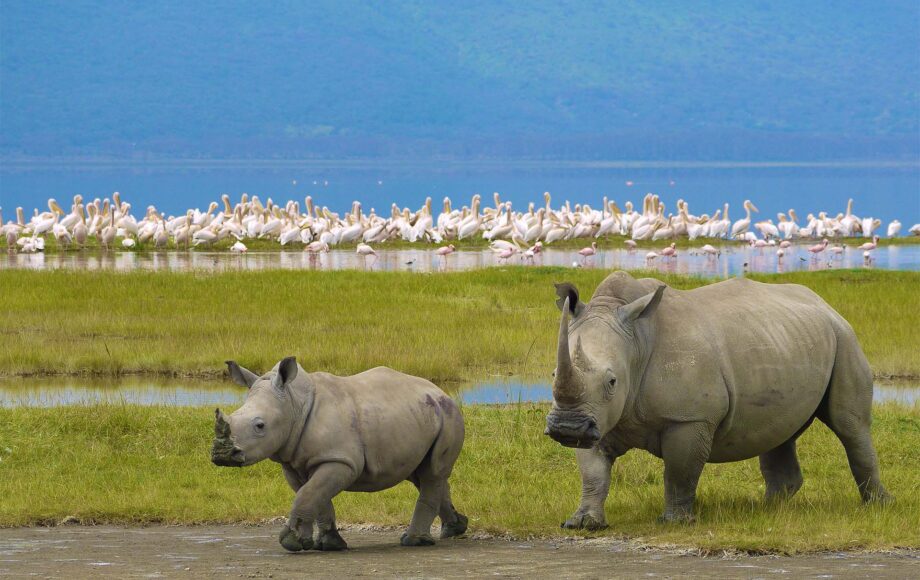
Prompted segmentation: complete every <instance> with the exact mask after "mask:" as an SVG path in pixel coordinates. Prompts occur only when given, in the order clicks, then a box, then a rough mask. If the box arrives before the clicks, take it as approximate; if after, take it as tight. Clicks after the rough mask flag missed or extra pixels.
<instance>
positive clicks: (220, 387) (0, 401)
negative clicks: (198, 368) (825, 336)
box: [0, 377, 920, 407]
mask: <svg viewBox="0 0 920 580" xmlns="http://www.w3.org/2000/svg"><path fill="white" fill-rule="evenodd" d="M445 390H447V391H448V392H449V393H451V394H453V395H455V396H457V397H458V398H460V399H461V400H462V401H463V403H464V404H469V405H472V404H498V403H518V402H545V401H550V400H551V399H552V388H551V386H550V384H549V383H543V382H522V381H516V380H500V381H494V380H493V381H482V382H474V383H468V384H460V385H456V384H455V385H447V386H446V387H445ZM245 392H246V391H245V390H244V389H241V388H240V387H237V386H236V385H234V384H232V383H230V382H229V381H226V382H210V381H188V380H185V381H176V380H162V381H158V380H150V379H138V378H130V377H128V378H124V379H119V380H118V381H112V380H88V379H70V378H67V379H62V378H47V379H45V378H40V379H37V378H28V379H2V380H0V407H54V406H61V405H78V404H93V403H101V402H107V403H124V404H135V405H168V406H200V405H203V406H225V407H233V406H236V405H239V404H240V403H242V401H243V398H244V396H245ZM875 401H876V402H885V401H897V402H901V403H905V404H914V403H916V402H918V401H920V384H918V383H916V382H910V383H909V382H885V383H876V385H875Z"/></svg>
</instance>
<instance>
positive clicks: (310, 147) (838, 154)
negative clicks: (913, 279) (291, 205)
mask: <svg viewBox="0 0 920 580" xmlns="http://www.w3.org/2000/svg"><path fill="white" fill-rule="evenodd" d="M0 58H2V61H0V154H4V155H7V156H11V155H13V156H15V155H23V154H24V155H39V156H84V155H108V156H131V155H140V154H144V155H147V154H152V155H159V156H175V157H179V156H211V157H222V156H223V157H227V156H232V157H239V156H245V157H299V156H394V157H403V156H414V157H418V156H422V157H428V156H456V157H471V156H472V157H515V156H524V157H547V156H551V157H563V158H621V159H622V158H648V159H672V158H674V159H676V158H680V159H705V158H719V159H742V158H743V159H751V158H795V159H800V158H808V159H815V158H821V159H824V158H827V159H838V158H854V157H856V158H879V157H884V158H915V157H916V156H917V154H918V151H920V145H918V131H920V3H917V2H914V1H901V0H890V1H886V2H858V1H854V2H843V1H841V2H824V1H818V0H809V1H807V2H792V1H782V2H768V1H762V2H736V1H730V0H726V1H723V2H705V1H700V2H678V1H659V2H623V1H617V2H592V1H579V2H548V1H542V0H540V1H538V0H531V1H529V2H519V1H518V2H504V1H494V0H490V1H475V0H470V1H465V2H451V3H448V2H428V1H392V2H371V1H369V0H368V1H354V2H349V1H343V0H335V1H327V0H310V1H274V2H242V1H229V2H227V1H223V2H211V1H205V0H195V1H192V2H188V1H184V2H120V1H119V2H86V1H81V0H66V1H43V0H24V1H23V0H3V1H2V2H0Z"/></svg>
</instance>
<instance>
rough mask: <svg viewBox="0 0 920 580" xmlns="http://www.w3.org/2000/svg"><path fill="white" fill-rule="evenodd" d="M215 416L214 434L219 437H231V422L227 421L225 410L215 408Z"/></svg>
mask: <svg viewBox="0 0 920 580" xmlns="http://www.w3.org/2000/svg"><path fill="white" fill-rule="evenodd" d="M214 416H215V418H216V421H215V423H214V435H216V436H217V437H218V438H219V439H229V438H230V422H229V421H227V418H226V417H225V416H224V413H223V411H221V410H220V409H214Z"/></svg>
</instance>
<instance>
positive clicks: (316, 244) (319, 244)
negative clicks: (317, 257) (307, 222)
mask: <svg viewBox="0 0 920 580" xmlns="http://www.w3.org/2000/svg"><path fill="white" fill-rule="evenodd" d="M303 251H304V252H309V253H311V254H317V253H320V252H323V253H325V252H328V251H329V244H327V243H326V242H324V241H322V240H315V241H312V242H310V243H309V244H307V246H306V247H305V248H304V249H303Z"/></svg>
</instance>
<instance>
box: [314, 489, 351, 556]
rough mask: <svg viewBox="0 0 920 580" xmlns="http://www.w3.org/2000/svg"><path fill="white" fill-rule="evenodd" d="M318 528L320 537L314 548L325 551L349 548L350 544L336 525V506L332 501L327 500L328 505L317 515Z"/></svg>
mask: <svg viewBox="0 0 920 580" xmlns="http://www.w3.org/2000/svg"><path fill="white" fill-rule="evenodd" d="M316 528H317V533H318V539H317V541H316V544H314V546H313V547H314V548H316V549H317V550H322V551H323V552H338V551H340V550H345V549H347V548H348V544H346V543H345V540H344V539H342V536H341V535H339V530H338V529H336V527H335V507H333V505H332V502H331V501H329V502H326V506H325V507H324V508H323V509H322V511H321V512H320V513H319V514H318V515H317V516H316Z"/></svg>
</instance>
